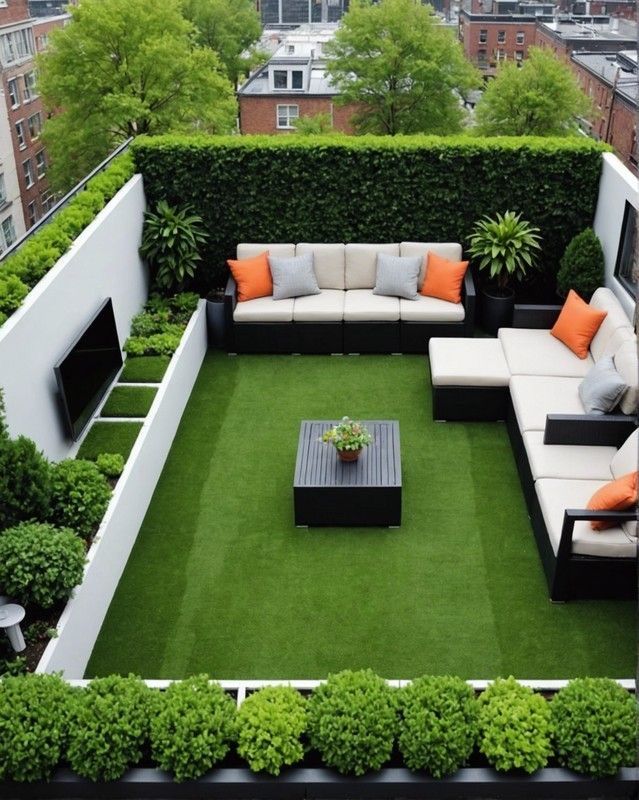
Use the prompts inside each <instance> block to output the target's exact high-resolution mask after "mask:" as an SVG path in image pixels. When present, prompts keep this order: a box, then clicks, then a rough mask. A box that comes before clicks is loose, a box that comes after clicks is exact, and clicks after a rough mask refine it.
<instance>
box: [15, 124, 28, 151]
mask: <svg viewBox="0 0 639 800" xmlns="http://www.w3.org/2000/svg"><path fill="white" fill-rule="evenodd" d="M16 138H17V140H18V147H19V148H20V150H24V148H25V147H26V146H27V140H26V139H25V135H24V122H23V121H22V120H20V121H19V122H16Z"/></svg>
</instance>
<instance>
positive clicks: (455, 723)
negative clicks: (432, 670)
mask: <svg viewBox="0 0 639 800" xmlns="http://www.w3.org/2000/svg"><path fill="white" fill-rule="evenodd" d="M399 715H400V723H399V749H400V751H401V754H402V756H403V758H404V762H405V763H406V766H407V767H409V769H412V770H422V769H423V770H426V771H427V772H429V773H430V774H431V775H433V776H434V777H435V778H443V777H444V776H446V775H450V774H452V773H453V772H456V771H457V770H458V769H459V768H460V767H462V766H463V765H464V763H465V762H466V760H467V759H468V758H469V757H470V755H471V753H472V752H473V748H474V746H475V739H476V737H477V720H478V706H477V701H476V700H475V693H474V691H473V690H472V688H471V687H470V686H469V685H468V684H467V683H466V682H465V681H463V680H461V678H453V677H449V676H432V677H431V676H425V677H423V678H417V679H416V680H414V681H413V682H412V683H410V684H408V686H406V687H404V688H403V689H402V690H401V692H400V694H399Z"/></svg>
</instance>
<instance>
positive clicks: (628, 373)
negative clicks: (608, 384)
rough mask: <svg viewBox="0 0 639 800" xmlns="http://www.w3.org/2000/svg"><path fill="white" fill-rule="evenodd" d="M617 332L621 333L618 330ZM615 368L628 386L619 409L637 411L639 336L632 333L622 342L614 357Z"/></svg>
mask: <svg viewBox="0 0 639 800" xmlns="http://www.w3.org/2000/svg"><path fill="white" fill-rule="evenodd" d="M617 333H619V332H618V331H617ZM612 359H613V361H614V363H615V369H616V370H617V372H618V373H619V374H620V375H621V377H622V378H623V380H624V383H625V384H626V386H627V387H628V388H627V389H626V391H625V392H624V393H623V395H622V396H621V402H620V403H619V410H620V411H622V412H623V413H624V414H636V413H637V401H638V400H639V387H638V385H637V384H638V382H639V361H638V359H637V337H636V336H635V335H634V334H632V335H631V336H630V338H629V339H627V340H626V341H625V342H624V343H623V344H621V345H620V346H619V347H618V348H617V350H616V351H615V353H614V354H613V357H612Z"/></svg>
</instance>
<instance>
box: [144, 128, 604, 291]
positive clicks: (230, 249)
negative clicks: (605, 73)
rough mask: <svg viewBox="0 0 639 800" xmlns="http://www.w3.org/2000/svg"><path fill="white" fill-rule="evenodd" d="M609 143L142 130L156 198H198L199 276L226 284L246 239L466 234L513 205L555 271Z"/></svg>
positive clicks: (147, 179) (584, 220) (584, 213)
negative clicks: (202, 231) (203, 231)
mask: <svg viewBox="0 0 639 800" xmlns="http://www.w3.org/2000/svg"><path fill="white" fill-rule="evenodd" d="M607 149H609V148H607V146H606V145H602V144H600V143H596V142H594V141H592V140H590V139H585V138H584V139H581V138H574V139H573V138H562V139H553V138H535V137H512V138H509V137H496V138H482V139H475V138H471V137H436V136H411V137H408V136H407V137H401V136H397V137H390V136H389V137H374V136H361V137H340V136H330V137H310V138H306V137H295V136H290V137H289V136H287V137H268V136H249V137H246V136H243V137H204V136H202V137H188V138H186V137H181V136H158V137H153V138H147V137H140V138H138V139H136V141H135V142H134V143H133V146H132V152H133V157H134V160H135V164H136V170H137V171H138V172H141V173H142V175H143V176H144V186H145V192H146V196H147V199H148V201H149V202H150V204H151V205H153V204H155V203H157V202H158V201H159V200H161V199H166V200H168V202H169V203H173V204H183V203H191V204H192V205H193V207H194V208H195V210H196V212H197V213H198V214H200V215H201V216H202V217H203V219H204V221H205V225H206V228H207V230H208V232H209V234H210V239H209V241H208V243H207V244H206V245H205V247H204V252H203V255H204V260H203V263H202V265H201V266H200V268H199V273H198V275H197V277H196V288H197V289H198V290H199V291H201V292H203V291H206V290H208V289H211V288H215V287H216V286H220V285H223V283H224V280H225V275H226V267H225V260H226V259H227V258H229V257H234V255H235V247H236V245H237V243H238V242H241V241H253V242H301V241H308V242H399V241H409V240H417V241H431V242H435V241H440V242H445V241H454V242H462V243H464V242H465V241H466V237H467V236H468V235H469V233H470V231H471V228H472V225H473V223H474V222H475V220H477V219H479V218H481V216H482V215H484V214H494V213H496V212H498V211H499V212H502V211H505V210H506V209H511V210H514V211H520V212H522V213H523V217H524V219H526V220H528V221H529V222H530V223H531V224H533V225H537V226H539V228H540V229H541V234H542V237H543V256H542V259H541V262H542V263H541V266H542V268H543V269H544V270H546V271H548V272H549V274H550V275H551V276H552V277H554V275H555V274H556V272H557V269H558V265H559V259H560V258H561V255H562V254H563V252H564V249H565V247H566V245H567V244H568V242H569V241H570V239H571V238H572V237H573V236H574V235H575V234H576V233H578V232H579V231H582V230H583V229H584V228H586V227H588V226H589V225H591V224H592V221H593V217H594V211H595V206H596V201H597V193H598V186H599V176H600V172H601V161H602V153H603V152H604V151H605V150H607Z"/></svg>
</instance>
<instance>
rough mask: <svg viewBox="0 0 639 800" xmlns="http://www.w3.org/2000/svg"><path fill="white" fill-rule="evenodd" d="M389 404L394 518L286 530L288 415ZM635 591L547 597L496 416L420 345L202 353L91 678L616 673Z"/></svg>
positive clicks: (630, 666) (385, 412)
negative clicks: (397, 467)
mask: <svg viewBox="0 0 639 800" xmlns="http://www.w3.org/2000/svg"><path fill="white" fill-rule="evenodd" d="M343 414H348V415H350V416H352V417H355V418H360V419H367V418H368V419H384V418H386V419H399V422H400V435H401V448H402V469H403V482H404V489H403V520H402V526H401V528H400V529H398V530H386V529H338V528H332V529H309V530H305V529H297V528H295V527H294V524H293V498H292V481H293V471H294V465H295V455H296V448H297V439H298V434H299V423H300V420H301V419H304V418H306V419H335V418H339V417H341V416H342V415H343ZM634 625H635V606H634V603H623V602H602V601H593V602H571V603H567V604H563V605H555V604H552V603H550V602H549V600H548V593H547V588H546V582H545V579H544V576H543V573H542V568H541V564H540V561H539V556H538V554H537V549H536V547H535V544H534V540H533V534H532V531H531V527H530V523H529V520H528V517H527V515H526V509H525V504H524V500H523V497H522V493H521V489H520V484H519V479H518V477H517V473H516V470H515V464H514V460H513V456H512V453H511V449H510V444H509V442H508V437H507V434H506V430H505V426H504V425H503V424H501V423H472V424H466V423H445V424H444V423H434V422H433V421H432V420H431V403H430V387H429V376H428V371H427V368H426V366H425V360H424V359H423V358H422V357H419V356H401V357H394V356H359V357H357V356H351V357H349V356H343V357H330V356H327V357H322V356H302V357H295V356H241V357H237V358H230V357H228V356H226V355H224V354H221V353H209V355H207V357H206V360H205V362H204V364H203V367H202V371H201V373H200V376H199V378H198V381H197V384H196V386H195V389H194V391H193V394H192V396H191V399H190V401H189V404H188V406H187V409H186V411H185V414H184V417H183V419H182V423H181V425H180V428H179V431H178V433H177V436H176V438H175V441H174V444H173V448H172V450H171V453H170V455H169V458H168V460H167V463H166V466H165V468H164V471H163V473H162V476H161V478H160V481H159V484H158V486H157V489H156V492H155V495H154V497H153V500H152V502H151V506H150V508H149V511H148V513H147V516H146V519H145V521H144V524H143V527H142V530H141V532H140V535H139V537H138V540H137V543H136V545H135V548H134V550H133V553H132V555H131V558H130V560H129V563H128V566H127V568H126V571H125V573H124V575H123V577H122V580H121V581H120V585H119V587H118V590H117V593H116V595H115V598H114V600H113V602H112V604H111V608H110V610H109V613H108V615H107V618H106V620H105V623H104V625H103V628H102V632H101V634H100V637H99V639H98V642H97V644H96V647H95V650H94V652H93V656H92V658H91V662H90V664H89V666H88V669H87V676H95V675H104V674H107V673H110V672H121V673H128V672H135V673H138V674H141V675H143V676H145V677H149V678H181V677H184V676H186V675H190V674H192V673H197V672H204V671H205V672H208V673H210V674H211V675H213V676H215V677H217V678H220V679H222V678H320V677H323V676H325V675H326V674H327V673H328V672H331V671H335V670H339V669H342V668H346V667H351V668H358V667H372V668H373V669H375V670H376V671H378V672H379V673H380V674H382V675H384V676H386V677H395V678H410V677H414V676H416V675H419V674H422V673H455V674H457V675H461V676H462V677H464V678H470V677H473V678H492V677H495V676H497V675H509V674H514V675H516V676H517V677H519V678H559V677H572V676H576V675H609V676H611V677H629V676H631V675H632V674H633V672H634V652H633V650H634V646H633V643H634V640H635V636H634Z"/></svg>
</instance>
